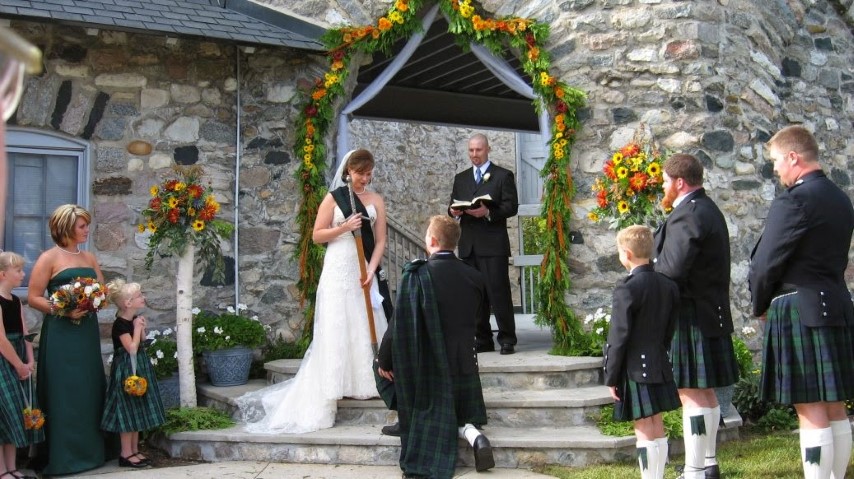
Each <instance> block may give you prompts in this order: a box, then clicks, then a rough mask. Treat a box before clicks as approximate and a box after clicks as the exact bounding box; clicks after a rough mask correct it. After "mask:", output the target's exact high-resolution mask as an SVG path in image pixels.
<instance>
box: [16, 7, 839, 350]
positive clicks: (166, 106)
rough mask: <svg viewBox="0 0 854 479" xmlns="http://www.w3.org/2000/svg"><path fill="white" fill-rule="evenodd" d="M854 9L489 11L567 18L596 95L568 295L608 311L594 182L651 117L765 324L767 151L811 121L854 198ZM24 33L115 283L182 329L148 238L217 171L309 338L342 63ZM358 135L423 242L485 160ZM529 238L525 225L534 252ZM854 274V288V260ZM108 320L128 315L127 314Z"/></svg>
mask: <svg viewBox="0 0 854 479" xmlns="http://www.w3.org/2000/svg"><path fill="white" fill-rule="evenodd" d="M262 3H267V4H270V5H272V6H274V7H278V8H287V9H291V11H293V12H295V13H297V14H299V15H302V16H304V17H306V18H310V19H314V20H316V21H317V22H319V23H322V24H325V25H329V26H331V25H340V24H345V23H350V24H365V23H369V22H373V21H374V19H376V18H377V17H379V16H380V15H382V14H383V13H385V12H386V11H387V9H388V7H389V6H390V5H391V0H373V1H355V0H338V1H337V2H325V1H314V0H312V1H302V2H282V1H281V0H263V2H262ZM852 3H854V2H851V1H850V0H849V1H824V0H717V1H707V2H685V1H671V0H510V1H507V0H483V1H482V2H481V5H482V7H483V10H484V13H485V14H486V15H489V16H506V15H516V16H524V17H533V18H537V19H538V20H540V21H542V22H546V23H548V24H549V25H550V26H551V38H550V41H549V44H548V49H549V53H550V56H551V58H552V63H553V68H554V73H556V74H557V75H558V76H559V77H560V78H562V79H563V80H565V81H566V82H568V83H569V84H571V85H573V86H576V87H578V88H580V89H582V90H584V91H585V92H586V93H587V95H588V106H587V108H586V109H585V110H584V111H583V112H581V115H582V117H583V118H584V126H583V129H582V130H581V132H580V134H579V135H580V136H579V141H578V142H577V143H576V146H575V148H574V151H573V157H572V164H571V168H572V175H573V177H574V179H575V185H576V189H577V194H576V196H575V200H574V204H573V218H572V220H571V228H572V230H574V231H577V232H578V233H579V237H580V238H583V243H582V244H576V245H573V247H572V254H571V258H570V260H569V263H570V268H571V271H572V274H573V278H572V281H573V286H572V291H571V292H570V293H569V297H568V299H569V301H570V303H571V305H572V307H573V308H574V309H575V310H576V311H577V312H578V313H579V314H580V315H582V316H583V315H584V314H586V313H588V312H591V311H593V310H595V309H596V308H597V307H600V306H603V305H607V304H608V303H609V302H610V293H611V288H612V286H613V284H614V283H615V281H616V280H617V279H618V278H619V277H620V276H621V275H622V274H624V272H623V271H622V268H621V266H620V265H619V262H618V261H617V258H616V254H615V247H614V232H613V231H609V230H607V229H606V228H605V227H603V226H600V225H593V224H591V223H590V222H589V221H588V220H587V219H586V213H587V212H588V211H589V210H590V209H591V208H592V207H593V206H594V205H595V199H594V198H593V195H592V194H591V193H590V186H591V184H592V183H593V181H594V179H595V178H596V177H597V175H598V174H599V173H600V171H601V167H602V164H603V162H604V161H605V160H606V159H607V158H609V157H610V155H611V153H612V152H613V151H614V149H616V148H619V147H621V146H622V145H623V144H624V143H625V142H626V141H628V140H629V139H630V138H631V137H632V134H633V132H634V131H635V129H636V128H638V126H639V125H640V124H641V122H642V123H644V124H646V125H648V127H649V128H650V129H651V131H652V132H653V134H654V136H655V138H656V139H657V140H658V141H659V142H660V143H661V145H663V146H664V147H666V148H667V149H669V150H671V151H685V152H688V153H692V154H695V155H696V156H698V157H699V158H700V159H701V161H703V163H704V165H705V166H706V168H707V172H706V179H705V185H706V188H707V190H708V192H709V193H710V195H711V196H712V197H713V198H714V199H715V200H716V201H717V203H718V205H719V206H720V207H721V209H722V210H723V212H724V214H725V216H726V218H727V222H728V226H729V230H730V237H731V241H732V261H733V264H732V311H733V316H734V318H736V324H737V326H739V327H740V326H742V325H747V324H752V325H755V324H756V323H755V320H753V319H752V318H750V317H749V293H748V291H747V285H746V277H747V270H748V259H749V254H750V250H751V248H752V247H753V245H754V244H755V242H756V240H757V238H758V236H759V234H760V232H761V230H762V227H763V220H764V217H765V215H766V213H767V210H768V205H769V203H770V201H771V200H772V199H773V197H774V195H775V194H776V192H777V191H778V190H779V186H778V183H777V182H776V180H775V179H774V175H773V172H772V168H771V164H770V163H769V162H768V160H766V159H765V157H764V156H763V143H764V142H765V141H767V140H768V138H770V136H771V135H772V134H773V133H774V132H775V131H776V130H778V129H779V128H781V127H782V126H785V125H787V124H790V123H793V122H798V123H804V124H806V125H808V127H809V128H811V129H812V130H814V131H815V134H816V136H817V138H818V140H819V142H820V146H821V149H822V162H823V164H824V168H825V170H826V171H827V172H828V173H829V174H830V176H831V178H833V180H834V181H836V182H837V183H838V184H839V185H840V186H842V187H843V188H844V189H845V190H846V191H848V192H849V194H852V193H854V189H852V186H851V173H850V172H851V171H852V167H853V166H854V165H852V163H854V161H852V158H854V142H852V141H851V140H850V139H851V138H852V137H854V123H852V120H854V67H852V65H854V34H852V31H854V13H852ZM11 26H12V27H13V28H14V29H16V30H17V31H18V32H20V33H22V34H23V35H24V36H25V37H27V38H29V39H30V40H32V41H34V42H35V43H36V44H38V45H40V46H42V47H43V48H44V49H45V54H46V59H47V60H46V73H45V74H43V75H42V76H40V77H35V78H29V79H28V80H27V83H26V92H25V95H24V99H23V102H22V104H21V107H20V108H19V110H18V112H17V114H16V116H15V117H14V120H13V122H14V123H16V124H17V125H19V126H22V127H28V128H34V129H37V130H43V131H51V132H59V133H62V134H67V135H71V136H75V137H80V138H84V139H89V140H91V142H92V144H93V147H94V158H93V165H92V178H93V181H94V184H93V187H92V202H91V204H90V206H91V209H92V210H93V211H94V214H95V226H96V228H95V231H94V234H93V245H92V246H93V247H94V250H95V253H96V254H97V255H98V257H99V259H100V261H101V264H102V267H103V269H104V271H105V273H106V275H107V276H108V277H112V276H115V275H122V276H127V277H129V278H130V279H132V280H134V281H140V282H141V283H143V285H144V288H145V290H146V292H147V297H148V301H149V305H150V307H151V310H152V311H151V314H150V315H149V316H150V317H151V318H152V319H153V320H154V322H155V323H158V324H162V325H166V324H168V323H170V322H171V321H172V320H173V315H174V307H175V292H174V274H175V261H174V260H171V259H168V258H166V259H162V260H158V261H156V262H155V266H154V268H153V269H152V271H151V272H147V271H145V269H144V268H143V266H142V265H143V258H144V256H145V249H144V247H143V246H144V244H145V243H144V240H145V237H144V235H140V234H139V233H137V232H136V229H135V225H136V224H137V223H138V222H139V221H140V214H139V212H140V211H141V209H142V208H143V207H144V206H145V204H146V202H147V198H148V188H149V186H151V185H152V184H154V183H155V182H158V181H159V180H160V179H162V178H163V176H164V175H165V174H167V173H168V172H169V167H170V165H171V164H173V163H180V164H200V165H203V166H204V167H205V170H206V171H207V174H208V178H209V179H210V180H211V182H212V184H213V186H214V188H215V189H216V191H217V196H218V199H219V200H220V201H221V202H222V204H223V206H224V209H225V211H224V217H225V218H227V219H233V218H234V217H235V215H234V209H235V205H236V204H239V207H238V214H237V215H236V216H237V218H238V221H239V226H240V235H239V250H238V254H237V260H238V261H237V264H238V270H239V282H240V283H239V290H240V302H242V303H245V304H247V305H248V306H249V307H250V308H251V309H252V310H253V312H257V313H258V314H259V315H260V317H261V318H262V319H263V321H264V322H266V323H269V324H272V325H273V326H274V327H276V328H278V329H280V330H281V331H283V332H284V333H285V334H290V333H291V332H298V329H299V325H300V321H301V307H300V305H299V302H298V300H297V295H296V288H295V282H296V280H297V277H298V267H297V264H296V262H295V261H294V259H293V252H294V245H295V243H296V240H297V230H296V226H295V224H294V221H295V217H296V212H297V207H298V201H299V196H298V191H297V187H296V181H295V180H294V179H293V172H294V171H295V169H296V166H297V165H296V161H294V159H293V157H292V145H293V134H294V121H295V119H296V116H297V113H298V108H299V106H300V104H301V98H302V97H301V94H302V93H301V92H304V91H305V90H306V89H307V88H308V87H309V86H310V85H311V84H312V82H313V81H314V78H316V77H317V76H319V75H321V74H322V73H323V72H324V71H325V68H326V63H325V60H324V59H323V58H322V57H320V56H315V55H306V54H305V53H301V52H294V51H288V50H282V49H265V48H257V49H256V50H255V52H254V53H252V54H246V53H244V52H242V51H240V50H239V49H238V48H236V47H234V46H233V45H228V44H224V43H217V42H204V41H197V40H190V39H184V38H181V39H177V41H176V39H170V40H169V41H167V39H166V38H163V37H158V36H153V35H144V34H139V33H125V32H113V31H98V32H95V33H94V34H91V33H92V32H91V31H90V32H89V33H87V31H86V30H84V29H82V28H76V27H62V29H61V31H62V33H61V34H60V29H58V28H57V27H56V26H50V25H43V24H35V23H27V22H20V21H12V23H11ZM238 61H239V62H241V72H242V74H241V76H240V78H238V77H237V74H236V64H237V62H238ZM358 63H359V62H354V65H355V64H358ZM351 78H352V77H351ZM351 83H352V82H351ZM349 86H350V87H352V86H353V85H352V84H351V85H349ZM238 89H239V90H240V96H241V112H242V117H241V126H242V130H241V131H240V132H239V136H238V132H237V131H236V124H237V121H236V120H237V111H238V110H237V108H238V107H237V98H236V92H237V90H238ZM350 130H351V131H350V134H351V138H352V141H353V144H354V146H361V147H366V148H369V149H370V150H371V151H373V152H374V154H375V156H376V157H377V159H378V164H377V168H376V170H375V176H374V187H375V188H376V189H377V190H378V191H379V192H381V193H382V194H383V196H384V198H385V200H386V202H387V206H388V210H389V214H390V215H391V216H393V217H394V218H395V219H397V220H398V221H399V222H401V223H403V224H404V225H406V227H407V228H408V229H409V230H411V231H412V232H413V233H414V234H415V235H416V238H419V237H420V236H421V233H422V230H423V225H424V221H425V220H426V218H427V217H428V216H429V215H431V214H437V213H439V214H441V213H443V212H444V211H445V207H446V205H447V202H448V200H449V198H448V195H449V192H450V187H451V181H452V177H453V175H454V174H455V173H456V172H458V171H460V170H462V169H464V168H467V167H468V165H469V161H468V158H467V155H466V139H467V138H468V137H469V136H470V134H471V133H473V132H474V131H476V130H467V129H458V128H449V127H442V126H435V125H422V124H407V123H390V122H373V121H361V120H355V121H353V122H352V123H351V124H350ZM331 133H332V134H334V133H335V132H334V131H332V132H331ZM487 134H488V135H489V136H490V139H491V142H492V145H493V155H492V157H493V160H494V161H496V162H497V163H499V164H501V165H502V166H506V167H510V168H513V167H514V164H515V161H516V146H515V135H514V134H513V133H510V132H499V131H488V132H487ZM134 140H143V141H146V142H149V143H150V144H151V145H152V147H153V149H152V152H151V153H150V154H149V155H146V156H140V157H138V156H134V155H131V154H129V153H128V152H127V150H126V147H127V145H128V144H129V143H130V142H132V141H134ZM331 141H332V137H330V138H329V139H328V141H327V146H328V147H331ZM330 151H333V150H332V149H330ZM238 158H239V165H240V179H239V184H238V188H237V191H238V197H237V198H235V197H234V191H235V188H234V180H235V177H236V175H235V164H236V163H237V161H238ZM297 161H298V160H297ZM516 231H517V230H516V222H513V229H512V233H511V234H512V235H513V236H512V237H513V238H514V241H513V243H514V245H515V244H517V241H516V240H515V238H516V237H517V233H516ZM226 254H227V255H228V256H229V257H231V258H233V257H234V255H235V251H234V247H233V245H231V244H230V245H226ZM198 275H199V278H201V276H202V272H201V271H199V272H198ZM847 277H848V278H849V281H852V280H854V266H852V267H851V268H849V271H848V272H847ZM852 284H854V283H852ZM233 292H234V289H233V285H225V286H219V287H216V286H210V287H199V288H197V289H196V291H195V295H196V302H197V303H198V304H199V305H200V306H202V307H215V306H216V305H217V304H220V303H223V304H230V303H232V302H233ZM516 302H517V304H518V299H517V301H516ZM102 316H103V318H102V321H104V322H109V321H110V318H109V314H108V313H104V314H103V315H102ZM32 320H33V321H36V320H37V318H35V316H33V318H32Z"/></svg>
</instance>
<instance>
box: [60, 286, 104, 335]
mask: <svg viewBox="0 0 854 479" xmlns="http://www.w3.org/2000/svg"><path fill="white" fill-rule="evenodd" d="M108 294H109V292H108V291H107V287H106V286H104V285H102V284H101V283H99V282H98V281H96V280H94V279H92V278H83V277H81V278H75V279H74V280H73V281H71V282H70V283H68V284H64V285H62V286H60V287H59V289H57V290H56V291H54V292H53V294H51V295H50V298H49V301H50V305H51V310H53V311H58V312H63V313H69V312H71V311H74V310H76V309H80V310H84V311H91V312H94V313H97V312H98V311H100V310H101V308H103V307H104V306H106V305H107V295H108ZM68 319H69V320H71V323H72V324H80V322H81V321H82V319H83V318H72V317H70V316H69V317H68Z"/></svg>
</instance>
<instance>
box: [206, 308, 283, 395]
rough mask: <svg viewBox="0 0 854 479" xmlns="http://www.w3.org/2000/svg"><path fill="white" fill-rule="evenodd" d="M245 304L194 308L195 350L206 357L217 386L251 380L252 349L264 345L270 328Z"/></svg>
mask: <svg viewBox="0 0 854 479" xmlns="http://www.w3.org/2000/svg"><path fill="white" fill-rule="evenodd" d="M246 311H247V308H246V305H244V304H238V305H237V308H236V309H235V308H234V307H232V306H228V307H227V308H225V312H223V313H212V312H209V311H200V310H198V309H194V310H193V314H194V319H193V352H194V353H195V354H201V355H202V357H204V360H205V366H206V367H207V371H208V377H209V379H210V382H211V384H213V385H214V386H237V385H240V384H246V382H247V381H248V380H249V370H250V368H251V366H252V357H253V355H254V352H253V349H254V348H258V347H260V346H262V345H263V344H264V340H265V339H266V335H267V329H266V328H265V326H264V325H263V324H261V322H260V321H259V320H258V317H257V316H251V317H250V316H248V313H247V312H246Z"/></svg>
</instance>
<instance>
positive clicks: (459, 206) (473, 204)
mask: <svg viewBox="0 0 854 479" xmlns="http://www.w3.org/2000/svg"><path fill="white" fill-rule="evenodd" d="M491 201H492V197H491V196H489V195H488V194H486V195H482V196H478V197H477V198H472V200H471V201H463V200H454V202H453V203H451V208H453V209H455V210H467V209H470V208H479V207H480V205H481V204H483V203H490V202H491Z"/></svg>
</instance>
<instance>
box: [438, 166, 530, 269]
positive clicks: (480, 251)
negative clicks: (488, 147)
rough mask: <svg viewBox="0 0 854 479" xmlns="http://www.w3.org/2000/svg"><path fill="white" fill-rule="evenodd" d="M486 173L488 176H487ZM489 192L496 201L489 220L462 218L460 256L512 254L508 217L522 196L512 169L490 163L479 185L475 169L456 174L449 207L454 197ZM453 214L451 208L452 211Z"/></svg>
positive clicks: (469, 198)
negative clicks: (508, 232)
mask: <svg viewBox="0 0 854 479" xmlns="http://www.w3.org/2000/svg"><path fill="white" fill-rule="evenodd" d="M487 175H489V177H488V178H487ZM485 194H489V195H490V196H491V197H492V200H493V202H492V203H490V204H488V205H487V207H488V208H489V219H488V220H487V219H486V217H483V218H475V217H474V216H471V215H465V214H464V215H462V216H461V217H460V228H462V235H461V236H460V242H459V245H458V246H457V250H458V252H459V255H460V258H468V257H469V256H472V255H476V256H507V257H509V256H510V237H509V236H508V235H507V218H510V217H513V216H516V213H517V212H518V211H519V195H518V193H517V192H516V179H515V178H514V176H513V172H512V171H510V170H508V169H506V168H502V167H500V166H498V165H496V164H495V163H494V162H491V163H490V164H489V168H488V169H487V170H486V173H484V181H481V183H480V185H478V184H476V183H475V181H474V170H473V169H472V168H468V169H466V170H464V171H462V172H460V173H457V175H456V176H455V177H454V187H453V190H452V191H451V201H450V202H449V203H448V205H449V206H450V204H451V203H453V202H454V200H462V201H470V200H471V199H472V198H476V197H478V196H482V195H485ZM448 214H450V208H449V212H448Z"/></svg>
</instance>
